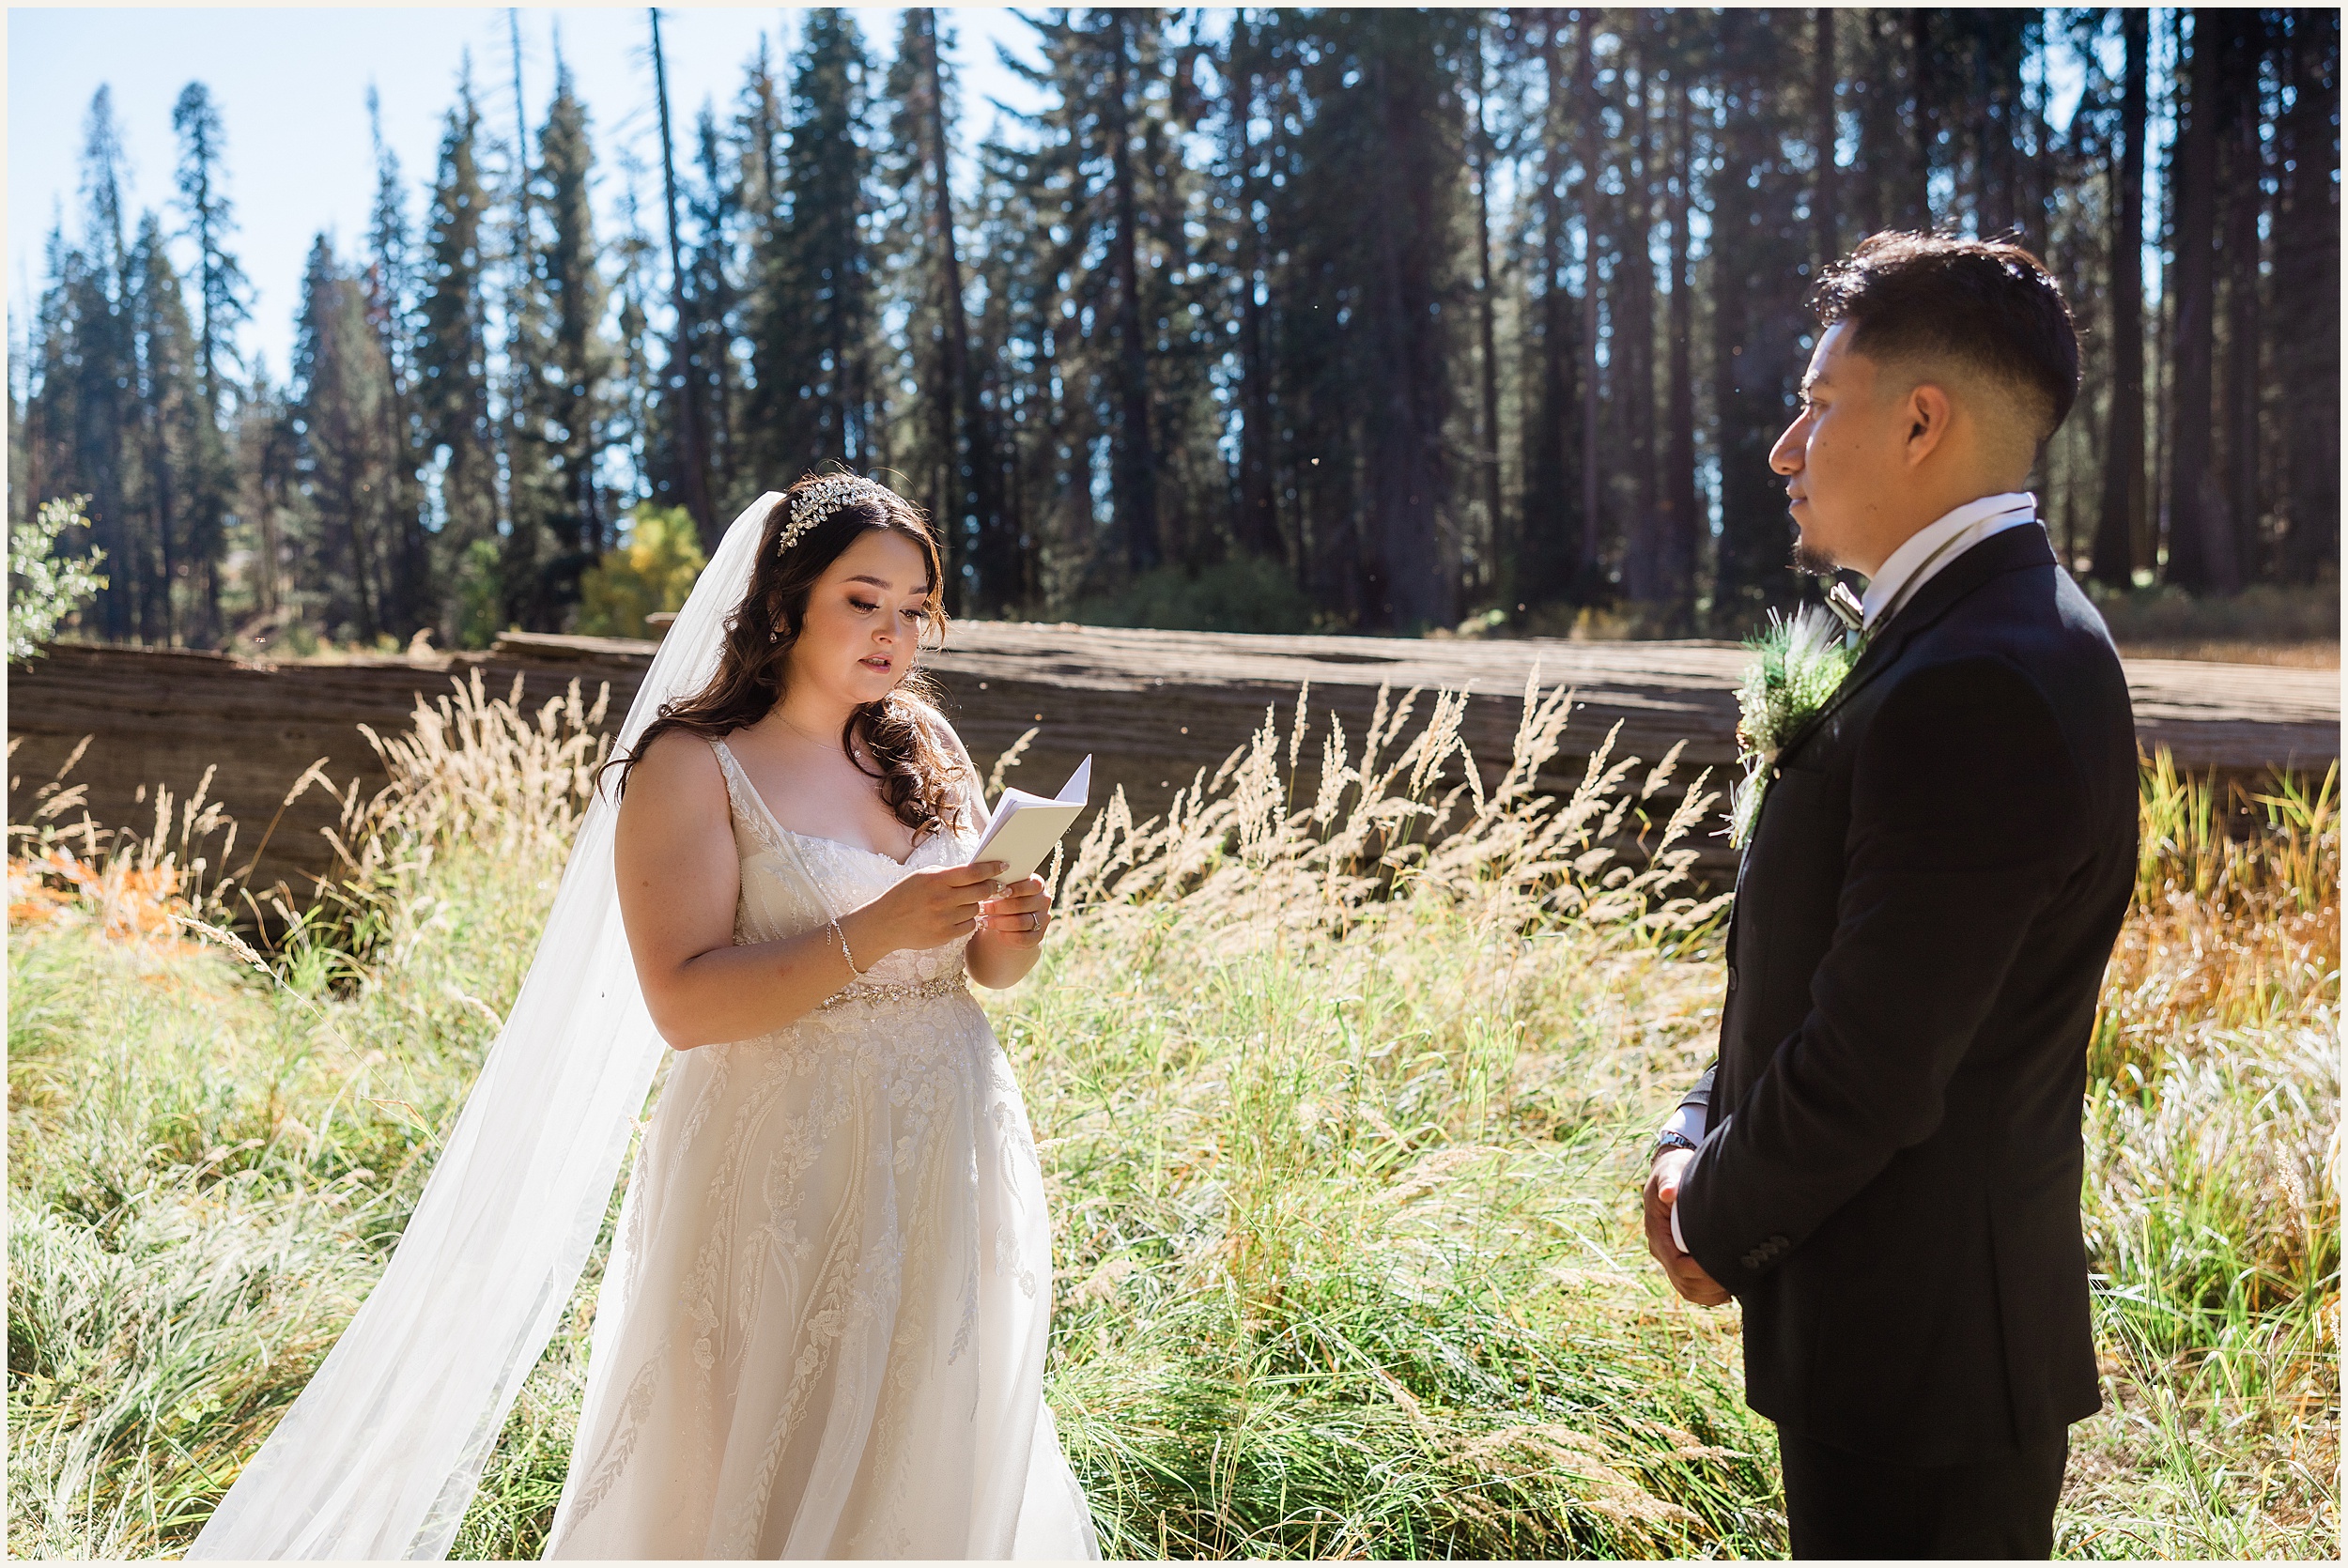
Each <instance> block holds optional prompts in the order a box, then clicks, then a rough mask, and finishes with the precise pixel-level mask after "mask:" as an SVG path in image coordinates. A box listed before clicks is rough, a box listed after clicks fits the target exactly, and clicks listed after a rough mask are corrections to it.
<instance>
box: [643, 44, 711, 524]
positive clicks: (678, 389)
mask: <svg viewBox="0 0 2348 1568" xmlns="http://www.w3.org/2000/svg"><path fill="white" fill-rule="evenodd" d="M652 79H653V89H654V92H655V94H656V96H657V99H658V100H659V105H660V191H661V198H662V200H663V202H664V203H665V204H666V206H667V210H668V215H669V279H670V298H671V304H672V308H673V309H674V310H675V312H676V339H675V347H674V349H673V359H672V363H671V365H670V367H669V375H668V377H667V379H668V382H669V385H670V390H671V395H672V396H673V397H675V399H676V409H675V414H674V417H675V419H676V430H677V468H678V470H679V472H678V476H677V487H678V490H679V491H680V492H681V495H682V499H683V500H684V501H685V509H686V511H687V512H689V513H691V514H692V516H693V525H694V527H696V528H697V529H699V530H701V536H702V548H703V549H704V550H707V551H709V552H710V553H712V554H715V553H716V552H717V548H718V534H719V530H718V514H717V510H716V508H714V507H713V506H711V505H710V501H709V461H708V456H707V454H706V453H704V452H703V447H702V429H701V417H700V404H701V371H700V368H699V366H698V365H697V364H696V362H695V360H696V356H695V355H694V353H693V327H692V312H691V309H690V301H689V300H688V297H687V292H686V283H685V245H684V241H683V240H682V239H681V238H679V236H678V234H677V221H676V208H677V198H676V143H675V139H674V137H673V136H672V134H671V132H670V128H669V68H668V62H667V60H666V59H665V58H664V57H663V56H662V54H661V53H660V10H659V8H658V7H654V8H653V9H652Z"/></svg>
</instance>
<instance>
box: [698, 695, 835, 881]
mask: <svg viewBox="0 0 2348 1568" xmlns="http://www.w3.org/2000/svg"><path fill="white" fill-rule="evenodd" d="M709 747H710V749H711V750H712V751H715V752H716V753H717V754H718V772H719V773H721V774H723V775H725V780H726V800H727V802H728V804H730V805H731V806H732V807H734V819H735V820H736V821H737V822H748V823H749V824H750V836H751V837H752V838H756V839H757V840H758V841H759V842H760V843H762V844H764V845H765V846H766V847H767V848H768V849H770V850H772V851H773V852H774V853H776V854H777V855H778V856H779V857H780V858H781V859H782V860H783V861H784V862H785V863H786V864H788V865H789V866H790V868H791V869H793V870H795V871H796V872H798V873H799V878H800V880H801V881H803V882H805V883H806V884H807V885H808V886H809V887H810V888H811V889H812V890H813V892H814V894H815V898H816V901H817V902H818V903H820V904H821V905H822V906H823V910H824V917H825V918H826V919H827V920H837V919H839V918H840V915H841V911H840V908H839V905H838V904H837V903H836V902H835V901H834V900H833V899H832V896H831V890H830V889H829V888H827V887H826V886H825V885H824V881H823V879H822V878H821V877H819V876H817V875H816V874H815V871H814V869H813V868H811V866H809V865H808V863H807V860H806V857H805V856H803V855H801V854H800V853H799V846H798V845H796V844H795V843H793V842H792V841H791V835H790V834H788V833H785V832H784V831H783V830H782V824H781V823H780V822H777V821H775V815H774V813H773V812H772V811H770V810H768V809H767V808H766V802H765V800H764V799H763V798H761V796H760V795H759V792H758V789H757V786H755V785H753V784H752V783H751V782H750V776H749V774H748V773H745V772H744V771H743V769H742V760H741V759H740V758H738V757H736V756H734V748H733V747H732V746H728V745H726V743H725V742H724V741H722V740H720V739H719V738H718V737H717V736H716V735H712V736H710V737H709Z"/></svg>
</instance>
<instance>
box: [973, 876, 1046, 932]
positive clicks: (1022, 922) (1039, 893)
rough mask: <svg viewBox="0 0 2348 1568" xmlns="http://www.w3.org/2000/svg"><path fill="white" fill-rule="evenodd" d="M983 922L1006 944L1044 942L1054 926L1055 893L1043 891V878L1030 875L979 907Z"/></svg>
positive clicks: (985, 927)
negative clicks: (1053, 894) (1047, 933)
mask: <svg viewBox="0 0 2348 1568" xmlns="http://www.w3.org/2000/svg"><path fill="white" fill-rule="evenodd" d="M979 923H980V925H981V927H983V928H984V929H985V930H986V932H987V934H988V935H989V936H990V937H992V938H994V939H995V940H996V941H997V942H1000V943H1002V944H1003V945H1006V946H1010V947H1034V946H1038V945H1041V944H1042V943H1043V933H1044V932H1045V931H1047V930H1051V927H1052V896H1051V895H1050V894H1049V893H1046V892H1045V891H1043V878H1042V877H1027V878H1026V879H1025V880H1023V881H1019V882H1014V883H1012V884H1010V885H1008V886H1006V887H1005V888H1004V889H1003V890H1002V892H1001V893H1000V894H998V895H996V897H995V898H992V899H987V900H986V901H985V902H984V903H982V904H981V905H980V906H979Z"/></svg>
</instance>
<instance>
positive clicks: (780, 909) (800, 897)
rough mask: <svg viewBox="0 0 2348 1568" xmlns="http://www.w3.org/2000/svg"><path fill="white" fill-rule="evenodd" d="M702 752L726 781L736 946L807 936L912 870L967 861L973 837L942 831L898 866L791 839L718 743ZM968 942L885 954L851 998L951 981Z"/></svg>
mask: <svg viewBox="0 0 2348 1568" xmlns="http://www.w3.org/2000/svg"><path fill="white" fill-rule="evenodd" d="M709 745H710V748H711V749H712V750H714V751H715V752H717V754H718V768H719V769H720V770H721V771H722V772H723V773H724V774H725V776H726V795H727V798H728V800H729V801H730V802H731V803H732V807H733V816H734V850H735V853H738V854H739V855H740V857H741V862H742V894H741V899H740V901H739V902H738V903H737V904H736V905H735V906H734V943H735V944H736V945H742V944H745V943H751V942H772V941H776V940H778V939H779V938H782V937H788V936H797V935H799V934H801V933H802V932H805V931H810V930H814V929H815V928H816V927H818V926H822V925H826V924H827V923H828V922H829V921H831V920H833V919H835V918H837V917H838V916H840V915H845V914H847V913H848V912H849V911H851V910H854V909H857V908H860V907H861V906H863V905H865V904H868V903H870V902H872V901H873V899H876V898H878V897H880V896H881V895H882V894H883V893H886V892H888V889H889V888H891V887H893V886H895V885H896V884H898V883H899V882H901V881H903V880H904V878H905V877H907V876H910V875H911V874H912V873H914V872H915V871H921V870H928V869H933V868H935V867H940V866H958V865H960V864H962V863H963V862H964V861H965V860H967V859H968V858H969V857H970V851H971V849H972V847H973V846H974V845H975V843H976V838H975V836H971V837H967V838H965V837H964V836H963V835H960V834H956V833H954V832H950V831H949V832H944V833H935V834H932V835H931V836H930V837H928V838H924V839H922V840H921V842H920V843H919V844H918V845H916V846H915V847H914V851H913V853H911V854H910V855H908V856H907V857H906V858H905V860H904V863H903V864H900V863H899V862H897V861H896V860H894V859H892V858H890V857H889V856H888V855H885V854H883V853H880V852H879V851H877V850H868V849H864V848H862V847H861V846H859V845H856V844H846V843H842V842H841V841H840V840H839V839H837V838H818V837H816V836H815V835H813V834H808V833H795V832H793V831H792V830H791V829H789V828H787V827H785V826H783V825H782V824H781V823H780V822H777V821H775V815H774V813H773V812H772V811H770V810H768V809H767V807H766V802H765V799H764V798H763V797H761V796H760V794H759V792H758V791H757V790H756V789H755V788H754V787H753V786H752V785H751V783H750V779H749V774H748V773H746V772H744V771H743V768H742V764H741V761H739V760H738V759H737V758H735V756H734V752H733V751H732V750H731V749H730V748H729V747H728V746H726V743H725V742H723V741H721V740H712V741H711V742H710V743H709ZM966 831H967V830H965V832H966ZM969 940H970V939H969V938H968V937H966V936H965V937H959V938H957V939H956V940H954V941H953V942H951V943H949V944H948V945H945V946H943V947H931V948H926V949H922V950H919V951H911V952H897V953H890V954H888V955H887V956H886V957H884V958H882V959H880V960H878V961H875V962H872V963H869V964H868V965H867V966H866V969H865V978H864V980H863V982H861V983H860V985H859V986H858V987H852V988H850V990H851V993H852V994H853V993H854V992H856V991H857V990H860V989H862V988H864V987H871V988H874V989H879V988H902V987H905V986H914V985H920V984H922V983H924V982H928V981H935V980H939V979H942V978H944V977H946V976H952V975H958V974H960V973H961V971H962V967H963V949H964V948H965V946H967V945H969ZM859 961H861V960H859Z"/></svg>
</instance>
